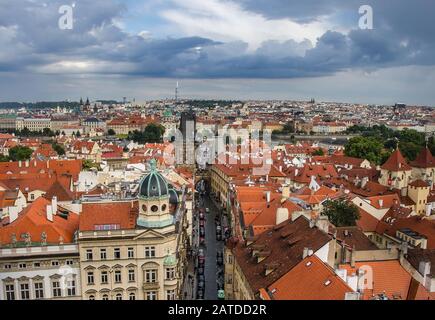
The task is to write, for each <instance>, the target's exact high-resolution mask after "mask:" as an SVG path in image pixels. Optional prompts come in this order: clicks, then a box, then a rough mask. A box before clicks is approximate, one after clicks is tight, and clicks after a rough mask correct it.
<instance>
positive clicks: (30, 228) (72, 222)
mask: <svg viewBox="0 0 435 320" xmlns="http://www.w3.org/2000/svg"><path fill="white" fill-rule="evenodd" d="M50 204H51V202H50V201H48V200H47V199H45V198H43V197H40V198H38V199H36V200H35V201H34V202H33V203H32V204H30V205H29V206H27V207H26V208H25V209H24V210H23V211H22V212H20V213H19V216H18V219H17V220H15V221H13V222H12V223H11V224H8V225H6V226H3V227H1V228H0V242H1V243H2V244H10V243H11V236H12V234H13V233H14V234H15V235H16V237H17V241H20V236H21V235H22V234H24V233H27V232H28V233H30V236H31V240H32V242H40V241H41V234H42V232H45V233H46V234H47V243H59V238H60V237H62V238H63V241H64V242H65V243H71V242H72V241H73V238H74V233H75V231H76V230H77V229H78V226H79V216H78V215H77V214H75V213H72V212H69V214H68V219H64V218H62V217H61V216H59V214H57V215H54V216H53V222H51V221H49V220H47V205H50ZM58 213H59V211H58Z"/></svg>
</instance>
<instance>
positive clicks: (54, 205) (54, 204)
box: [51, 196, 57, 215]
mask: <svg viewBox="0 0 435 320" xmlns="http://www.w3.org/2000/svg"><path fill="white" fill-rule="evenodd" d="M51 210H52V211H51V212H52V214H53V215H56V213H57V197H56V196H53V198H52V199H51Z"/></svg>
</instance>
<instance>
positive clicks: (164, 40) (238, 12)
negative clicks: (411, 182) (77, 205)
mask: <svg viewBox="0 0 435 320" xmlns="http://www.w3.org/2000/svg"><path fill="white" fill-rule="evenodd" d="M364 4H367V5H370V6H371V7H372V8H373V30H362V29H360V27H359V25H358V23H359V18H360V14H359V12H358V9H359V7H360V6H361V5H362V3H361V2H360V1H356V0H349V1H338V0H330V1H314V0H309V1H303V2H300V1H295V0H287V1H284V0H267V1H266V0H259V1H254V0H242V1H235V0H226V1H222V0H183V1H181V0H168V1H161V0H127V1H120V0H96V1H90V0H77V1H75V5H74V8H73V11H72V13H73V18H74V20H73V21H74V24H73V28H72V29H71V30H62V29H61V28H59V26H58V20H59V19H60V18H61V17H62V14H60V13H59V8H60V7H61V6H63V5H68V3H65V1H63V0H48V1H45V2H44V3H40V2H35V1H26V0H16V1H2V2H1V3H0V45H1V46H2V48H3V49H2V52H1V53H0V101H19V102H24V101H45V100H47V101H57V100H64V99H70V100H78V99H79V98H80V96H83V97H86V96H89V97H95V98H98V99H116V100H122V97H127V98H128V99H133V98H135V99H136V101H145V100H154V99H165V98H173V97H174V95H175V86H176V83H177V81H179V83H180V88H179V97H180V99H234V100H237V99H240V100H270V99H274V100H309V99H311V98H314V99H316V100H318V101H336V102H348V103H367V104H387V105H391V104H394V103H396V102H403V103H406V104H409V105H429V106H435V90H433V84H434V83H435V55H434V54H433V53H434V52H435V38H434V37H433V34H435V25H434V24H433V23H432V16H433V12H435V3H434V2H427V1H424V0H417V1H413V2H412V5H410V4H409V2H408V1H406V0H399V1H394V2H386V1H374V0H368V1H365V3H364Z"/></svg>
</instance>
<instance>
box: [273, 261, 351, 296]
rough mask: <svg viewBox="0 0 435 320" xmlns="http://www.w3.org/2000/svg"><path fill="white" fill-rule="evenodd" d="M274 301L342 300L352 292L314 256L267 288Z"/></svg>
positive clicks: (332, 271)
mask: <svg viewBox="0 0 435 320" xmlns="http://www.w3.org/2000/svg"><path fill="white" fill-rule="evenodd" d="M268 289H269V292H270V296H271V297H272V299H275V300H344V298H345V295H346V293H347V292H353V290H352V289H351V288H350V287H349V286H348V285H347V284H346V283H345V282H344V281H343V280H342V279H341V278H340V277H339V276H337V275H336V274H335V272H334V270H332V269H331V268H330V267H329V266H327V265H326V264H325V263H324V262H322V261H321V260H320V259H319V258H317V257H316V256H315V255H313V256H310V257H307V258H305V259H304V260H302V261H301V262H299V263H298V264H297V265H296V266H295V267H294V268H293V269H291V270H290V271H289V272H287V273H286V274H285V275H283V276H282V277H281V278H280V279H278V280H277V281H276V282H274V283H273V284H271V285H270V286H269V288H268Z"/></svg>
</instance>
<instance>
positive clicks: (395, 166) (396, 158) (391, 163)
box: [381, 149, 411, 172]
mask: <svg viewBox="0 0 435 320" xmlns="http://www.w3.org/2000/svg"><path fill="white" fill-rule="evenodd" d="M381 169H385V170H388V171H395V172H397V171H408V170H411V166H410V165H409V164H408V163H407V162H406V160H405V158H404V157H403V156H402V153H401V152H400V150H399V149H396V150H395V151H394V152H393V153H392V154H391V155H390V157H389V158H388V160H387V161H386V162H385V163H384V164H383V165H382V166H381Z"/></svg>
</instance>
